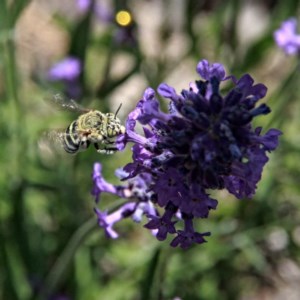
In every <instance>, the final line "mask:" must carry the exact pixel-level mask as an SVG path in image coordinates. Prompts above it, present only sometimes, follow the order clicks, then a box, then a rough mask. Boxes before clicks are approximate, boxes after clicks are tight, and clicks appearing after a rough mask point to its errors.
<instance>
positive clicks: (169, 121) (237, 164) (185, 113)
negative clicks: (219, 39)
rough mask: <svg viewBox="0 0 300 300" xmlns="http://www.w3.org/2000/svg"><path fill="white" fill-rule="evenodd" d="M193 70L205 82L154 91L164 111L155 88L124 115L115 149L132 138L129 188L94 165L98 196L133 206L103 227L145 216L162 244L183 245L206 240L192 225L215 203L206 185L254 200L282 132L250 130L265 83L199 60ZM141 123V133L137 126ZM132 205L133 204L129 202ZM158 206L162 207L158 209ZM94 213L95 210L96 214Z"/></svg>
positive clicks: (126, 171) (260, 110)
mask: <svg viewBox="0 0 300 300" xmlns="http://www.w3.org/2000/svg"><path fill="white" fill-rule="evenodd" d="M197 72H198V73H199V74H200V75H201V76H202V78H204V80H197V81H195V83H193V84H190V86H189V88H188V89H187V90H183V91H181V93H180V94H177V93H176V90H175V89H174V88H173V87H171V86H169V85H167V84H166V83H162V84H161V85H160V86H159V87H158V93H159V94H160V95H161V96H163V97H164V98H167V99H169V100H170V103H169V111H168V112H163V111H162V110H161V109H160V105H159V101H158V99H157V98H156V94H155V91H154V90H153V89H151V88H148V89H146V91H145V92H144V95H143V97H142V99H141V100H140V101H139V102H138V103H137V105H136V108H135V109H134V110H133V111H132V112H131V113H130V114H129V115H128V118H127V121H126V132H125V134H124V135H122V136H121V137H119V138H118V140H117V146H118V148H119V149H120V150H121V149H124V147H125V146H126V144H127V143H133V147H132V159H133V161H132V162H131V163H129V164H127V165H126V166H125V167H124V168H123V171H122V176H121V180H122V181H126V182H127V185H124V186H113V185H110V184H109V183H107V182H106V181H105V180H104V179H103V177H102V175H101V169H100V167H99V164H95V166H94V174H93V179H94V190H93V194H94V195H95V198H96V201H97V202H98V199H99V195H100V194H101V193H102V192H109V193H112V194H115V195H117V196H119V197H121V198H125V199H127V201H128V202H127V203H128V205H130V210H128V211H127V212H126V214H124V212H123V208H122V207H121V208H120V209H121V212H122V213H120V212H118V211H117V212H116V215H117V216H118V217H115V218H113V216H114V215H113V214H114V213H112V214H111V215H109V216H106V215H105V216H104V217H103V216H102V219H105V220H106V221H105V222H104V221H103V220H102V219H101V222H100V223H101V224H100V225H101V226H102V227H104V228H105V229H106V231H107V230H108V229H107V228H109V229H111V227H110V225H111V224H113V223H114V222H112V221H111V219H113V220H117V221H119V220H121V219H122V218H123V217H125V215H126V216H132V215H134V214H137V213H136V211H137V210H138V208H140V209H141V210H140V211H139V213H138V215H139V221H140V220H141V216H142V215H145V217H146V218H147V219H148V223H147V224H146V225H145V227H146V228H148V229H150V230H152V233H153V234H155V236H156V238H157V239H158V240H159V241H163V240H165V239H166V238H167V237H168V236H169V235H175V237H174V238H173V240H172V241H171V246H174V247H176V246H180V247H181V248H184V249H185V248H188V247H190V246H191V245H192V244H195V243H196V244H201V243H204V242H205V237H206V236H209V235H210V233H209V232H205V233H199V232H197V231H196V230H195V229H194V222H195V221H196V220H197V219H199V218H201V219H203V218H207V217H208V216H209V213H210V211H211V210H212V209H216V208H217V204H218V202H217V200H215V199H213V198H211V196H210V195H209V190H215V189H227V190H228V191H229V192H230V193H232V194H233V195H235V196H236V197H237V198H238V199H242V198H251V197H253V195H254V194H255V191H256V188H257V183H258V182H259V180H260V179H261V174H262V170H263V167H264V165H265V164H266V163H267V161H268V157H267V152H270V151H273V150H275V149H276V147H277V146H278V137H279V135H280V134H281V132H280V131H279V130H277V129H270V130H269V131H268V132H267V133H265V134H262V128H260V127H258V128H253V127H252V120H253V119H254V118H255V117H257V116H261V115H265V114H268V113H269V112H270V109H269V107H268V106H267V105H266V104H260V105H257V102H258V101H259V100H260V99H261V98H263V97H264V96H265V95H266V92H267V88H266V87H265V86H264V85H263V84H254V80H253V79H252V77H251V76H250V75H248V74H245V75H243V76H242V77H241V78H240V79H236V78H235V77H234V76H227V77H225V70H224V67H223V66H222V65H221V64H218V63H215V64H209V62H208V61H206V60H202V61H200V62H199V63H198V65H197ZM225 80H231V82H232V85H233V87H232V88H231V90H229V92H228V93H226V94H225V95H223V94H222V93H221V92H220V84H221V83H222V82H223V81H225ZM137 122H139V123H140V124H141V125H142V128H143V133H142V134H141V133H138V132H137V131H136V129H135V128H136V124H137ZM133 203H135V206H134V205H133ZM155 206H157V207H159V209H157V210H156V209H155ZM98 215H99V214H98Z"/></svg>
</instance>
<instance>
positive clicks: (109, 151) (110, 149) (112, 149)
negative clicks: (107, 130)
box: [96, 147, 118, 154]
mask: <svg viewBox="0 0 300 300" xmlns="http://www.w3.org/2000/svg"><path fill="white" fill-rule="evenodd" d="M96 149H97V148H96ZM116 151H118V148H116V147H107V148H106V147H105V148H103V149H99V147H98V149H97V152H98V153H102V154H113V153H115V152H116Z"/></svg>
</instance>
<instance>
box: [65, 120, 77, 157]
mask: <svg viewBox="0 0 300 300" xmlns="http://www.w3.org/2000/svg"><path fill="white" fill-rule="evenodd" d="M77 128H78V123H77V120H75V121H73V122H72V123H71V124H70V125H69V126H68V128H67V129H66V134H65V135H64V138H63V146H64V149H65V151H66V152H68V153H76V152H77V151H78V150H79V147H80V137H79V135H78V132H77Z"/></svg>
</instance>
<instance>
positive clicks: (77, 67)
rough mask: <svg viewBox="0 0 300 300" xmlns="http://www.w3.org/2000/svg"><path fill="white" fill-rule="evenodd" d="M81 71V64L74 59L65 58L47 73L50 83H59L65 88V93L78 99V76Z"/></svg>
mask: <svg viewBox="0 0 300 300" xmlns="http://www.w3.org/2000/svg"><path fill="white" fill-rule="evenodd" d="M81 71H82V66H81V62H80V60H79V59H78V58H76V57H72V56H69V57H66V58H64V59H63V60H61V61H59V62H58V63H56V64H55V65H53V66H52V67H51V68H50V70H49V71H48V79H49V80H50V81H61V82H63V83H64V85H65V87H66V93H67V94H68V95H70V96H71V97H78V96H79V95H80V93H81V88H80V85H79V76H80V74H81Z"/></svg>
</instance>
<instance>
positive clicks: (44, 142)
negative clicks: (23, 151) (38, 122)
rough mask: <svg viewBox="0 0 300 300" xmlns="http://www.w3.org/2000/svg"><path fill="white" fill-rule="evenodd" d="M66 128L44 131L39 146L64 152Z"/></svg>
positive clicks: (47, 149)
mask: <svg viewBox="0 0 300 300" xmlns="http://www.w3.org/2000/svg"><path fill="white" fill-rule="evenodd" d="M65 135H66V132H65V129H54V130H49V131H45V132H43V134H42V136H41V138H40V139H39V148H40V150H42V151H53V150H54V151H55V152H64V137H65Z"/></svg>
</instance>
